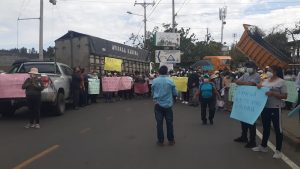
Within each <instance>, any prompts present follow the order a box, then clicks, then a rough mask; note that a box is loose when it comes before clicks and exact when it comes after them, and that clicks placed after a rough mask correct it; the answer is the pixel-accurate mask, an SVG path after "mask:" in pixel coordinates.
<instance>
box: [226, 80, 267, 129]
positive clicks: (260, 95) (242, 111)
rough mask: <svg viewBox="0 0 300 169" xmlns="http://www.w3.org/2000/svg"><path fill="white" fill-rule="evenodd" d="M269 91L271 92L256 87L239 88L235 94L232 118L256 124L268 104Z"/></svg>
mask: <svg viewBox="0 0 300 169" xmlns="http://www.w3.org/2000/svg"><path fill="white" fill-rule="evenodd" d="M267 91H269V89H268V88H261V89H258V88H257V87H256V86H239V87H238V88H237V90H236V92H235V96H234V99H233V108H232V112H231V114H230V117H231V118H233V119H237V120H239V121H242V122H245V123H248V124H254V122H255V121H256V120H257V118H258V116H259V115H260V114H261V112H262V110H263V108H264V106H265V104H266V102H267V99H268V97H267V96H266V92H267Z"/></svg>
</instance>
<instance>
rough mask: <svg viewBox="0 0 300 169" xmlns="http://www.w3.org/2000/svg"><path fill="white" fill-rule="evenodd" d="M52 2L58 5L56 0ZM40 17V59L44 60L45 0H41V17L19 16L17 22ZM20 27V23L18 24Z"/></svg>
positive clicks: (51, 1)
mask: <svg viewBox="0 0 300 169" xmlns="http://www.w3.org/2000/svg"><path fill="white" fill-rule="evenodd" d="M49 2H50V3H52V4H53V5H56V0H49ZM32 19H39V20H40V27H39V60H44V50H43V22H44V1H43V0H40V17H39V18H18V20H17V22H19V21H20V20H32ZM17 26H18V27H19V23H18V25H17ZM17 31H18V32H17V36H18V37H17V46H19V28H17Z"/></svg>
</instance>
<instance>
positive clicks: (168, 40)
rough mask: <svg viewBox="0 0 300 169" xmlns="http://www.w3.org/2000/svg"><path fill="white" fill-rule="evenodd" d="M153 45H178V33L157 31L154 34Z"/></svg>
mask: <svg viewBox="0 0 300 169" xmlns="http://www.w3.org/2000/svg"><path fill="white" fill-rule="evenodd" d="M155 46H172V47H178V46H180V34H179V33H171V32H157V33H156V35H155Z"/></svg>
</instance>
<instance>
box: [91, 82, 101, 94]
mask: <svg viewBox="0 0 300 169" xmlns="http://www.w3.org/2000/svg"><path fill="white" fill-rule="evenodd" d="M88 81H89V87H88V89H89V91H88V93H89V94H100V80H99V79H88Z"/></svg>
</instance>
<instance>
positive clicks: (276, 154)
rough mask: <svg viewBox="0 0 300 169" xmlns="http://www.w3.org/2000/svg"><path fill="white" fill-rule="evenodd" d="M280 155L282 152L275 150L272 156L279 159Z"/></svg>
mask: <svg viewBox="0 0 300 169" xmlns="http://www.w3.org/2000/svg"><path fill="white" fill-rule="evenodd" d="M281 157H282V153H281V152H280V151H278V150H276V151H275V153H274V155H273V158H276V159H280V158H281Z"/></svg>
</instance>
